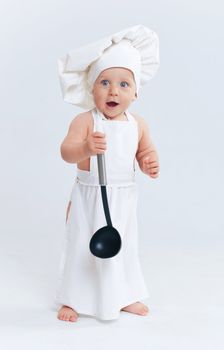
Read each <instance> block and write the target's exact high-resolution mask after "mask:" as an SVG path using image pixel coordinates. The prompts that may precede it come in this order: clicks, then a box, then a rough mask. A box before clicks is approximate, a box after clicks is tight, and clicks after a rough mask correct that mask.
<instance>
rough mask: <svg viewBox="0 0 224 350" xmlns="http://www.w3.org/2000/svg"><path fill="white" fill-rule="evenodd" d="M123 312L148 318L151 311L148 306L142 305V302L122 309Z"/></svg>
mask: <svg viewBox="0 0 224 350" xmlns="http://www.w3.org/2000/svg"><path fill="white" fill-rule="evenodd" d="M121 310H122V311H127V312H132V313H133V314H137V315H141V316H146V315H147V314H148V312H149V309H148V307H147V306H146V305H144V304H142V303H140V301H137V302H136V303H134V304H130V305H128V306H125V307H123V309H121Z"/></svg>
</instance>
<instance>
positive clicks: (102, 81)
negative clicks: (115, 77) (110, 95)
mask: <svg viewBox="0 0 224 350" xmlns="http://www.w3.org/2000/svg"><path fill="white" fill-rule="evenodd" d="M105 81H108V82H109V80H107V79H104V80H101V83H103V85H104V86H106V85H107V84H104V82H105Z"/></svg>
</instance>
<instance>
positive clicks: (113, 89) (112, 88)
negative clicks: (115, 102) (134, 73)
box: [110, 84, 118, 96]
mask: <svg viewBox="0 0 224 350" xmlns="http://www.w3.org/2000/svg"><path fill="white" fill-rule="evenodd" d="M117 94H118V88H117V86H116V85H115V84H111V86H110V95H112V96H114V95H117Z"/></svg>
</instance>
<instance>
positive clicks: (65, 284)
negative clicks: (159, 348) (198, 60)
mask: <svg viewBox="0 0 224 350" xmlns="http://www.w3.org/2000/svg"><path fill="white" fill-rule="evenodd" d="M142 30H145V31H146V32H145V34H144V35H145V36H144V35H143V34H142ZM130 32H131V33H132V34H133V32H134V33H135V34H136V37H138V36H140V37H143V38H144V37H147V36H150V35H151V36H152V35H153V34H154V35H155V33H154V32H152V31H150V30H148V28H146V27H143V26H135V27H132V28H129V29H128V30H126V32H125V33H126V37H128V35H127V34H128V33H130ZM120 33H124V31H123V32H120ZM126 37H125V38H126ZM150 38H151V37H150ZM156 38H157V37H156ZM151 41H152V40H151ZM123 42H125V41H124V37H123V41H122V43H123ZM122 43H120V46H119V44H118V45H117V46H116V45H115V46H116V47H115V49H114V50H116V52H115V51H114V52H113V51H112V50H111V51H110V52H109V51H108V52H109V58H108V54H107V56H106V63H105V61H102V59H101V62H100V59H98V61H94V62H93V63H92V65H91V66H90V68H89V67H88V70H87V71H88V74H89V75H88V81H89V86H90V92H91V94H92V95H91V96H92V101H93V105H92V107H93V108H90V110H88V111H86V112H83V113H80V114H79V115H77V116H76V117H75V118H74V119H73V121H72V122H71V124H70V127H69V130H68V134H67V136H66V137H65V139H64V140H63V142H62V144H61V156H62V158H63V159H64V160H65V161H66V162H68V163H76V164H77V175H78V176H77V181H76V183H75V189H73V191H72V195H71V200H70V201H69V204H68V208H67V213H66V225H67V230H68V236H67V240H68V242H69V245H67V246H66V250H65V259H66V264H64V267H63V272H62V279H61V287H60V290H59V292H58V295H57V299H56V300H57V301H58V304H60V308H59V310H58V315H57V317H58V319H60V320H63V321H71V322H74V321H77V319H78V315H79V313H84V314H87V315H93V316H97V317H99V318H101V319H104V320H107V319H110V320H111V319H116V318H117V313H118V311H121V310H122V311H127V312H130V313H134V314H138V315H142V316H143V315H147V314H148V311H149V309H148V307H147V306H146V305H144V304H143V303H141V302H140V301H138V299H141V298H144V297H147V296H148V293H147V290H146V287H145V285H144V281H143V278H142V276H141V270H140V267H139V261H138V257H137V250H136V248H135V249H134V250H133V251H131V250H130V252H128V250H129V249H133V248H131V247H130V246H131V243H129V242H132V245H137V238H136V237H137V236H136V232H137V226H136V221H135V203H136V187H135V181H134V171H135V170H134V169H133V160H134V162H135V159H136V160H137V162H138V164H139V167H140V169H141V171H142V172H143V173H144V174H146V175H149V176H150V177H151V178H157V177H158V174H159V161H158V154H157V151H156V148H155V146H154V144H153V142H152V140H151V137H150V133H149V129H148V125H147V123H146V121H145V120H144V119H143V118H142V117H141V116H139V115H137V114H135V113H132V114H131V113H129V112H128V108H129V106H130V105H131V103H132V102H133V101H135V100H136V98H137V95H138V88H139V81H140V77H141V75H140V73H139V72H140V70H139V68H142V64H141V65H140V66H137V65H136V61H135V62H134V61H133V62H134V65H133V64H131V63H130V60H127V57H129V56H126V57H125V54H124V52H122V49H124V47H125V50H127V46H125V45H124V46H123V47H122V46H121V44H122ZM125 43H126V42H125ZM129 43H130V41H129ZM128 45H129V44H128ZM130 49H131V50H133V47H128V50H130ZM135 50H136V48H135ZM138 50H140V49H138ZM132 52H134V51H132ZM118 53H119V55H118ZM122 53H123V55H122V57H123V58H122V60H123V59H124V62H125V63H123V62H120V61H119V62H117V59H115V56H114V55H115V54H116V57H120V54H122ZM138 53H139V51H138ZM129 54H130V51H129ZM157 55H158V53H157ZM102 56H103V55H102ZM157 59H158V58H157ZM103 60H105V58H103ZM118 60H119V59H118ZM125 60H126V61H125ZM102 62H103V64H102ZM137 62H139V61H138V60H137ZM136 67H137V68H136ZM91 69H92V76H91ZM151 73H152V71H151ZM138 74H139V75H138ZM91 79H92V80H91ZM73 96H74V93H73ZM72 98H73V97H72ZM83 101H84V100H83ZM69 102H71V101H69ZM73 103H74V102H73ZM82 103H83V105H84V102H82ZM85 103H86V100H85ZM76 104H77V105H78V103H77V101H76ZM89 106H91V105H89ZM117 122H118V123H119V124H118V123H117ZM127 122H129V123H127ZM98 123H102V125H103V130H105V132H101V131H98V130H97V125H99V124H98ZM122 133H123V134H122ZM118 135H119V136H118ZM119 137H120V138H119ZM97 154H105V156H106V157H107V158H106V159H107V162H106V165H107V167H106V168H107V175H108V186H107V189H108V191H109V202H110V205H109V207H110V209H111V215H112V218H113V217H114V220H115V222H116V217H117V227H118V228H119V229H118V231H119V232H120V233H121V234H122V242H123V243H122V249H121V252H119V254H118V255H117V256H116V257H114V258H113V259H105V260H103V259H102V260H101V259H98V258H95V257H93V256H91V253H90V252H89V251H88V255H86V258H83V256H84V255H85V254H87V253H86V251H85V253H80V251H79V253H78V251H77V254H75V247H77V246H78V244H80V240H79V238H78V237H79V234H80V238H81V239H82V242H85V237H84V232H86V235H87V239H86V242H88V240H89V239H90V238H91V235H92V234H93V233H94V232H95V231H96V228H99V227H102V226H104V225H105V223H104V224H102V223H103V221H101V222H102V223H101V222H100V223H99V221H98V223H97V220H101V217H100V214H99V211H98V209H97V208H98V207H99V208H100V205H101V206H102V202H100V198H99V185H97V180H98V179H97V167H96V157H95V156H96V155H97ZM133 156H134V157H133ZM118 158H119V159H118ZM133 158H134V159H133ZM116 159H118V160H116ZM119 162H120V163H119ZM122 168H123V169H122ZM121 170H122V171H121ZM118 180H119V181H120V182H118ZM98 184H99V182H98ZM118 185H119V186H118ZM79 196H80V201H79ZM85 198H86V200H85ZM91 199H93V200H92V201H91ZM125 200H126V202H125ZM77 202H80V203H79V206H78V205H77V204H76V203H77ZM119 202H120V203H121V204H120V205H121V207H122V208H123V207H124V206H126V211H125V214H124V216H122V217H121V214H120V213H118V211H117V214H116V210H118V208H117V207H118V205H119ZM113 203H115V205H114V206H113ZM81 207H83V211H82V212H81V209H80V208H81ZM113 207H114V208H115V207H116V208H115V209H113ZM129 207H130V210H128V208H129ZM92 208H94V209H95V210H94V211H92ZM85 210H86V212H85ZM87 212H89V214H86V213H87ZM88 215H89V216H88ZM125 215H126V216H125ZM128 215H129V216H128ZM85 216H87V218H86V221H88V225H90V224H89V223H91V224H92V222H95V220H96V224H95V225H96V227H95V229H92V230H90V231H89V230H88V229H87V228H88V227H90V226H88V225H86V226H85V224H84V223H83V231H82V233H81V230H79V228H78V227H79V226H81V225H79V219H80V217H82V220H84V219H83V218H85ZM95 217H96V219H95ZM99 217H100V219H99ZM132 218H134V219H132ZM102 220H103V219H102ZM104 220H105V219H104ZM132 220H134V221H132ZM128 221H130V227H128V226H127V225H128ZM123 222H126V226H124V224H123ZM119 225H120V226H119ZM122 225H123V226H122ZM85 227H86V231H85ZM132 230H133V231H132ZM126 231H127V232H128V233H129V238H127V237H126V234H127V233H126ZM132 232H133V233H132ZM132 236H133V238H132ZM125 240H127V243H126V241H125ZM129 245H130V246H129ZM69 250H70V253H69ZM122 254H123V255H122ZM75 255H77V257H75ZM78 255H79V258H78ZM75 259H77V260H75ZM106 260H107V261H106ZM81 261H82V262H84V263H85V266H82V265H81ZM69 263H70V265H69ZM115 263H116V264H115ZM77 264H79V265H80V266H79V270H77ZM88 264H89V265H88ZM123 264H126V266H123ZM128 265H131V268H130V270H128ZM135 265H136V267H135ZM66 266H67V267H66ZM82 269H83V272H80V271H81V270H82ZM87 269H89V271H87ZM121 271H122V273H121ZM123 271H126V274H127V275H128V274H130V276H131V275H132V272H133V276H132V277H130V279H128V276H126V275H125V273H124V272H123ZM84 274H86V277H84ZM116 274H117V277H116ZM118 275H119V278H120V280H119V279H118ZM110 276H111V279H110ZM107 278H108V280H106V279H107ZM132 278H133V279H132ZM88 279H90V280H91V281H90V282H89V280H88ZM99 281H100V282H101V287H100V293H101V295H99V296H98V295H94V297H92V296H91V297H89V295H88V296H87V300H89V301H88V302H86V304H85V300H83V299H85V296H84V295H82V294H83V293H85V294H86V293H87V294H88V291H89V294H90V293H91V291H92V294H94V293H95V292H96V291H97V290H98V289H97V288H98V287H97V283H98V282H99ZM135 283H136V285H135ZM81 284H83V287H82V286H81ZM137 284H138V286H137ZM112 285H113V288H114V292H113V291H112V290H111V294H110V289H111V288H112V287H111V286H112ZM114 286H116V287H114ZM119 286H120V289H119ZM122 286H124V287H122ZM69 291H71V292H69ZM84 291H85V292H84ZM119 293H120V294H119ZM92 294H91V295H92ZM107 294H108V295H107ZM119 295H121V297H119ZM73 297H74V301H73ZM109 297H110V303H111V305H112V306H110V307H108V303H109V302H108V300H109ZM94 298H95V299H94ZM113 298H114V300H113ZM96 300H97V301H96ZM131 301H134V302H131ZM104 302H105V305H104ZM87 304H88V305H87ZM98 304H99V305H100V306H99V305H98ZM76 305H77V308H78V309H76Z"/></svg>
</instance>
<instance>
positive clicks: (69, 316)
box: [57, 305, 78, 322]
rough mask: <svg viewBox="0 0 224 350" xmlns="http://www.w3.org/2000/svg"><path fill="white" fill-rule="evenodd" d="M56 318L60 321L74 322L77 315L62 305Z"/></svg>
mask: <svg viewBox="0 0 224 350" xmlns="http://www.w3.org/2000/svg"><path fill="white" fill-rule="evenodd" d="M57 318H58V319H59V320H61V321H71V322H76V321H77V319H78V314H77V312H76V311H75V310H73V309H72V308H71V307H69V306H65V305H63V306H62V307H61V308H60V310H58V316H57Z"/></svg>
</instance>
